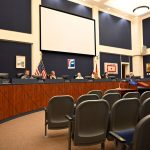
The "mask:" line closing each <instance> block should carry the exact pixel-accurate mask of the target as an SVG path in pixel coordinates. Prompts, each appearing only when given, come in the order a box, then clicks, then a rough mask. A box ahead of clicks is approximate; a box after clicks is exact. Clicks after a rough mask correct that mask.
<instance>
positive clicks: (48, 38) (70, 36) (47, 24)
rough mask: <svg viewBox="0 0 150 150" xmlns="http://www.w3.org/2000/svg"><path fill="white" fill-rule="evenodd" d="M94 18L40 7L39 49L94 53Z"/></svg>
mask: <svg viewBox="0 0 150 150" xmlns="http://www.w3.org/2000/svg"><path fill="white" fill-rule="evenodd" d="M94 26H95V24H94V20H91V19H87V18H83V17H78V16H75V15H71V14H67V13H64V12H60V11H56V10H52V9H49V8H45V7H41V50H47V51H58V52H67V53H76V54H86V55H95V28H94Z"/></svg>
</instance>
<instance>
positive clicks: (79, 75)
mask: <svg viewBox="0 0 150 150" xmlns="http://www.w3.org/2000/svg"><path fill="white" fill-rule="evenodd" d="M76 79H84V78H83V77H82V75H81V73H80V72H78V73H77V77H76Z"/></svg>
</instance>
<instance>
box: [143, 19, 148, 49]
mask: <svg viewBox="0 0 150 150" xmlns="http://www.w3.org/2000/svg"><path fill="white" fill-rule="evenodd" d="M143 44H144V45H145V46H147V47H148V48H150V18H146V19H144V20H143Z"/></svg>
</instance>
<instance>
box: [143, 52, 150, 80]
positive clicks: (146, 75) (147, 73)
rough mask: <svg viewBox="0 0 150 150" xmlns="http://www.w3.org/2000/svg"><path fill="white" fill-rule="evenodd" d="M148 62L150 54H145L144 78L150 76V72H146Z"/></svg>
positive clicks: (149, 61)
mask: <svg viewBox="0 0 150 150" xmlns="http://www.w3.org/2000/svg"><path fill="white" fill-rule="evenodd" d="M147 63H150V55H147V56H143V68H144V78H149V77H150V75H149V73H150V72H146V64H147Z"/></svg>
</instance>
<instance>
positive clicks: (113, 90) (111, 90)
mask: <svg viewBox="0 0 150 150" xmlns="http://www.w3.org/2000/svg"><path fill="white" fill-rule="evenodd" d="M107 93H119V92H118V90H117V89H109V90H107V91H105V92H104V95H105V94H107Z"/></svg>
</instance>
